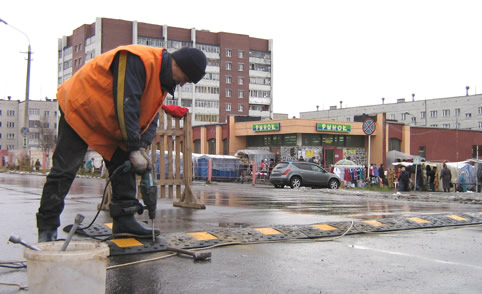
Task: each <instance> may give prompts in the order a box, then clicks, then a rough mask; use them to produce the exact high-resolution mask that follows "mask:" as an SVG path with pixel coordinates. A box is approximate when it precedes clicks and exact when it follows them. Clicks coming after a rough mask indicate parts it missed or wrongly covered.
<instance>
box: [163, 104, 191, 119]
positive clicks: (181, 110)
mask: <svg viewBox="0 0 482 294" xmlns="http://www.w3.org/2000/svg"><path fill="white" fill-rule="evenodd" d="M162 109H164V111H165V112H167V113H168V114H170V115H172V116H174V117H177V118H182V117H184V116H185V115H186V113H187V112H188V111H189V109H187V108H186V107H181V106H177V105H165V104H163V105H162Z"/></svg>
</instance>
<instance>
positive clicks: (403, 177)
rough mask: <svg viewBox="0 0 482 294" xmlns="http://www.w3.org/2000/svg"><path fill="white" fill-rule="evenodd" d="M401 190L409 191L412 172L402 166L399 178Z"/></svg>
mask: <svg viewBox="0 0 482 294" xmlns="http://www.w3.org/2000/svg"><path fill="white" fill-rule="evenodd" d="M398 182H399V187H400V191H408V190H409V189H410V186H409V184H410V173H409V172H408V171H407V170H406V169H405V167H404V166H402V169H401V171H400V178H399V179H398Z"/></svg>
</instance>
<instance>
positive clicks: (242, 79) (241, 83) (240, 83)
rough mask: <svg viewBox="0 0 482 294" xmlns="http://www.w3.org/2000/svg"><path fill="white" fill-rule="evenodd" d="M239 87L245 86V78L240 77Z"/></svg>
mask: <svg viewBox="0 0 482 294" xmlns="http://www.w3.org/2000/svg"><path fill="white" fill-rule="evenodd" d="M238 85H244V78H243V77H238Z"/></svg>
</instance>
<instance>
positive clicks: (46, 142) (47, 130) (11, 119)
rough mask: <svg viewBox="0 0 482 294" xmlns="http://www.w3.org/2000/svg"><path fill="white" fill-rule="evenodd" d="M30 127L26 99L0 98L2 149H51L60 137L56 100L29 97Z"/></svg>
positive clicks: (0, 147) (0, 146)
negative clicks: (25, 120) (25, 121)
mask: <svg viewBox="0 0 482 294" xmlns="http://www.w3.org/2000/svg"><path fill="white" fill-rule="evenodd" d="M28 110H29V111H28V116H27V121H28V126H25V125H24V118H25V101H20V100H13V99H11V98H9V99H0V150H19V149H23V148H28V149H39V150H44V151H45V150H51V149H52V148H53V145H54V143H55V138H56V136H57V122H58V104H57V100H56V99H54V100H50V99H45V100H42V101H41V100H29V106H28Z"/></svg>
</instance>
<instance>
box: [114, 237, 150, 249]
mask: <svg viewBox="0 0 482 294" xmlns="http://www.w3.org/2000/svg"><path fill="white" fill-rule="evenodd" d="M112 243H114V244H115V245H117V247H121V248H124V247H136V246H142V245H144V244H142V243H141V242H139V241H137V240H136V239H134V238H120V239H113V240H112Z"/></svg>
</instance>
